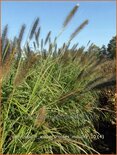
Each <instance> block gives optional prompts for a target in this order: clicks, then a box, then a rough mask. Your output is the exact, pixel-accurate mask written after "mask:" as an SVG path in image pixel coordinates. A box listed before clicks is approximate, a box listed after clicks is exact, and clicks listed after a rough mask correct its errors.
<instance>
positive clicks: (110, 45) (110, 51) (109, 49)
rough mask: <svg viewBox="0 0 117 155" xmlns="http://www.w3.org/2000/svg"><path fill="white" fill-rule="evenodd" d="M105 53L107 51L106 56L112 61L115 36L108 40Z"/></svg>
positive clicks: (114, 50)
mask: <svg viewBox="0 0 117 155" xmlns="http://www.w3.org/2000/svg"><path fill="white" fill-rule="evenodd" d="M107 51H108V56H109V57H110V58H111V59H114V58H115V56H116V36H115V37H113V38H112V39H111V40H110V42H109V44H108V47H107Z"/></svg>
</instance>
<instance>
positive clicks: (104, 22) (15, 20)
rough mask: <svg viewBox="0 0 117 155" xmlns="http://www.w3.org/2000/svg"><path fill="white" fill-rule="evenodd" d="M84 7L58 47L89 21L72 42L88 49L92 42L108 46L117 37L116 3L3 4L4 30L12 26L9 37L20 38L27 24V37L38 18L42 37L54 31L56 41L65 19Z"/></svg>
mask: <svg viewBox="0 0 117 155" xmlns="http://www.w3.org/2000/svg"><path fill="white" fill-rule="evenodd" d="M77 3H79V4H80V7H79V9H78V11H77V13H76V14H75V16H74V18H73V19H72V21H71V22H70V24H69V25H68V27H67V29H66V30H65V32H64V33H63V34H62V35H61V37H60V38H59V39H58V45H59V46H60V45H62V43H63V42H65V41H67V40H68V38H69V36H70V34H71V33H72V32H73V31H74V30H75V29H76V28H77V26H78V25H80V24H81V23H82V22H83V21H84V20H85V19H88V20H89V24H88V25H87V26H86V27H85V28H84V29H83V30H82V31H81V32H80V33H79V35H78V36H77V37H76V38H75V39H74V40H73V41H72V44H74V43H77V42H78V43H79V45H80V46H82V45H84V46H85V45H86V44H87V42H88V41H89V40H90V41H91V42H92V43H95V44H96V45H98V46H102V45H103V44H105V45H107V44H108V42H109V40H110V39H111V38H112V37H113V36H114V35H115V34H116V2H115V1H113V0H112V2H111V1H110V2H109V1H106V2H95V1H94V2H91V1H89V2H81V1H80V2H79V1H78V2H73V1H71V2H51V1H50V2H36V1H34V2H12V1H10V2H8V1H6V2H2V27H3V26H4V25H6V24H8V25H9V33H8V35H9V37H10V38H13V37H14V36H15V35H18V32H19V30H20V27H21V25H22V24H23V23H24V24H26V27H27V28H26V33H25V37H24V40H25V39H26V36H27V34H28V31H29V29H30V27H31V25H32V23H33V21H34V19H35V18H36V17H39V18H40V26H41V37H42V38H45V37H46V35H47V33H48V31H50V30H52V38H54V37H55V36H56V35H57V34H58V32H59V30H60V28H61V27H62V24H63V21H64V20H65V17H66V16H67V15H68V13H69V12H70V10H71V9H72V8H73V7H74V6H75V5H76V4H77Z"/></svg>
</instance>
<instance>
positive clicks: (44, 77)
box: [1, 5, 113, 154]
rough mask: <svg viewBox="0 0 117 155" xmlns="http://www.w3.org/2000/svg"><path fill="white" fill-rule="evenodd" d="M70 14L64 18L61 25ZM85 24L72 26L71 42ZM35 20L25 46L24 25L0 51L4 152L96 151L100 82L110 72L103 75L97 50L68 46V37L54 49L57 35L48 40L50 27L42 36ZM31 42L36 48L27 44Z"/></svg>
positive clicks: (2, 141) (69, 18)
mask: <svg viewBox="0 0 117 155" xmlns="http://www.w3.org/2000/svg"><path fill="white" fill-rule="evenodd" d="M77 8H78V5H77V6H75V8H74V9H73V10H72V11H71V14H73V15H74V13H75V12H76V10H77ZM73 15H71V16H68V17H67V18H66V19H65V22H64V24H63V26H64V28H65V27H66V26H67V25H68V24H69V21H71V18H72V17H73ZM87 23H88V21H87V20H86V21H85V22H83V24H81V25H80V26H79V28H77V29H76V31H74V33H73V34H72V35H71V37H70V42H71V40H72V39H73V38H74V37H75V36H76V35H77V33H78V32H79V31H80V30H81V29H82V28H84V26H85V25H86V24H87ZM38 24H39V18H37V19H36V20H35V22H34V24H33V26H32V29H31V31H30V33H29V38H28V39H27V40H26V44H25V46H24V48H22V47H21V41H22V38H23V33H24V30H25V26H23V27H22V29H21V33H20V34H22V35H19V38H17V37H16V38H17V39H16V42H15V44H14V42H12V41H11V42H10V41H9V39H8V43H7V46H9V48H7V46H5V47H6V48H3V50H2V55H4V57H2V60H3V62H2V67H3V71H4V73H3V79H2V115H3V125H2V137H1V143H2V153H4V154H7V153H9V154H20V153H21V154H23V153H24V154H29V153H32V154H34V153H37V154H56V153H57V154H62V153H63V154H64V153H65V154H67V153H69V154H70V153H71V154H73V153H76V154H78V153H85V154H88V153H98V152H97V151H96V150H95V149H93V147H92V142H93V138H94V135H99V133H98V132H97V131H96V129H95V127H94V122H97V121H98V119H99V111H98V105H99V102H98V94H99V92H100V91H99V89H98V86H99V85H101V84H103V83H104V82H107V83H108V80H111V77H112V76H113V73H112V75H111V76H109V77H105V75H102V72H101V71H100V69H101V66H102V65H103V64H104V63H105V61H104V60H100V59H99V58H97V55H96V54H95V52H94V51H95V50H92V51H93V52H92V51H90V52H85V49H84V48H77V46H76V45H77V44H75V46H74V47H75V48H72V49H70V48H68V42H67V43H66V44H64V48H63V47H61V48H57V39H58V36H59V37H60V35H58V36H57V37H56V39H55V40H54V42H51V41H50V40H51V38H50V37H51V31H49V33H48V34H47V37H46V39H45V41H43V39H40V38H39V36H40V30H41V28H40V26H39V25H38ZM6 28H7V27H5V30H4V31H3V32H4V33H5V34H6V32H5V31H6ZM62 31H63V28H62ZM4 38H5V37H3V38H2V39H3V40H2V42H3V43H2V45H3V47H4ZM31 41H33V42H35V47H34V49H36V50H32V49H31V48H30V42H31ZM39 41H40V42H41V43H40V42H39ZM9 42H10V43H9ZM70 42H69V43H70ZM40 44H41V46H40ZM46 44H49V47H48V49H46V48H45V45H46ZM18 45H20V48H19V46H18ZM13 49H14V50H13ZM89 49H91V48H90V47H89ZM19 53H20V54H19ZM8 54H9V57H8V59H7V55H8ZM8 64H9V65H8ZM5 66H7V67H6V69H5V70H4V67H5ZM5 71H6V72H7V74H6V72H5ZM98 154H99V153H98Z"/></svg>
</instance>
